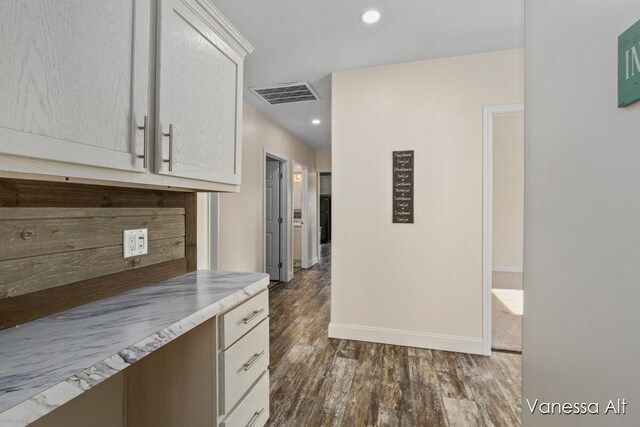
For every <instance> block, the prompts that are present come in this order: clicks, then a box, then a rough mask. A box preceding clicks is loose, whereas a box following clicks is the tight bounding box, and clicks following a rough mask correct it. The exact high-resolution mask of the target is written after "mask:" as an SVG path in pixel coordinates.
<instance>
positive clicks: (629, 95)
mask: <svg viewBox="0 0 640 427" xmlns="http://www.w3.org/2000/svg"><path fill="white" fill-rule="evenodd" d="M638 100H640V21H638V22H636V23H635V24H634V25H633V26H631V28H629V29H628V30H627V31H625V32H624V33H622V34H621V35H620V37H618V107H626V106H627V105H630V104H633V103H634V102H636V101H638Z"/></svg>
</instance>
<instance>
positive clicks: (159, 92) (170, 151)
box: [0, 0, 253, 191]
mask: <svg viewBox="0 0 640 427" xmlns="http://www.w3.org/2000/svg"><path fill="white" fill-rule="evenodd" d="M252 50H253V48H252V47H251V45H250V44H249V43H248V42H247V41H246V40H245V39H244V38H243V37H242V36H241V35H240V34H239V33H238V32H237V31H236V30H235V29H234V28H233V26H232V25H231V24H230V23H229V22H227V20H226V19H225V18H224V17H223V16H222V15H221V14H220V13H219V12H218V11H217V10H216V9H215V7H214V6H213V5H212V4H210V3H209V2H208V0H157V1H152V0H65V1H53V0H0V177H3V176H4V177H7V176H8V177H12V176H15V174H19V176H20V177H23V176H25V174H26V175H27V177H31V175H35V176H33V177H32V178H34V179H42V178H38V176H43V175H44V176H48V177H53V179H56V178H55V177H65V178H66V179H67V180H71V181H73V180H75V179H77V180H81V181H83V182H87V181H88V182H92V183H102V182H105V181H107V182H110V183H116V184H117V183H122V184H126V185H140V186H147V187H148V186H158V187H163V188H166V187H172V188H186V189H192V190H202V191H237V190H238V185H239V184H240V164H241V157H242V153H241V141H242V72H243V71H242V70H243V68H242V67H243V60H244V57H245V56H246V55H247V54H248V53H249V52H251V51H252ZM44 179H49V178H44Z"/></svg>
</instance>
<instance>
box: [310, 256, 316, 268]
mask: <svg viewBox="0 0 640 427" xmlns="http://www.w3.org/2000/svg"><path fill="white" fill-rule="evenodd" d="M317 263H318V257H313V258H311V262H310V263H309V267H313V266H314V265H316V264H317Z"/></svg>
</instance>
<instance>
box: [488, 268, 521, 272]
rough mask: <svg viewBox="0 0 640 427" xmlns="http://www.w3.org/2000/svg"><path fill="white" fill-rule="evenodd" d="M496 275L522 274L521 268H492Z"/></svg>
mask: <svg viewBox="0 0 640 427" xmlns="http://www.w3.org/2000/svg"><path fill="white" fill-rule="evenodd" d="M493 271H495V272H497V273H522V267H493Z"/></svg>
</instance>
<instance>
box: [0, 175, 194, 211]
mask: <svg viewBox="0 0 640 427" xmlns="http://www.w3.org/2000/svg"><path fill="white" fill-rule="evenodd" d="M187 194H190V193H185V192H177V191H160V190H148V189H135V188H124V187H110V186H101V185H89V184H76V183H66V182H43V181H31V180H16V179H5V178H0V206H4V207H18V206H19V207H34V208H35V207H40V208H43V207H60V208H62V207H67V208H75V207H82V208H91V207H95V208H118V207H121V208H147V207H165V208H171V207H184V206H185V203H186V197H187Z"/></svg>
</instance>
